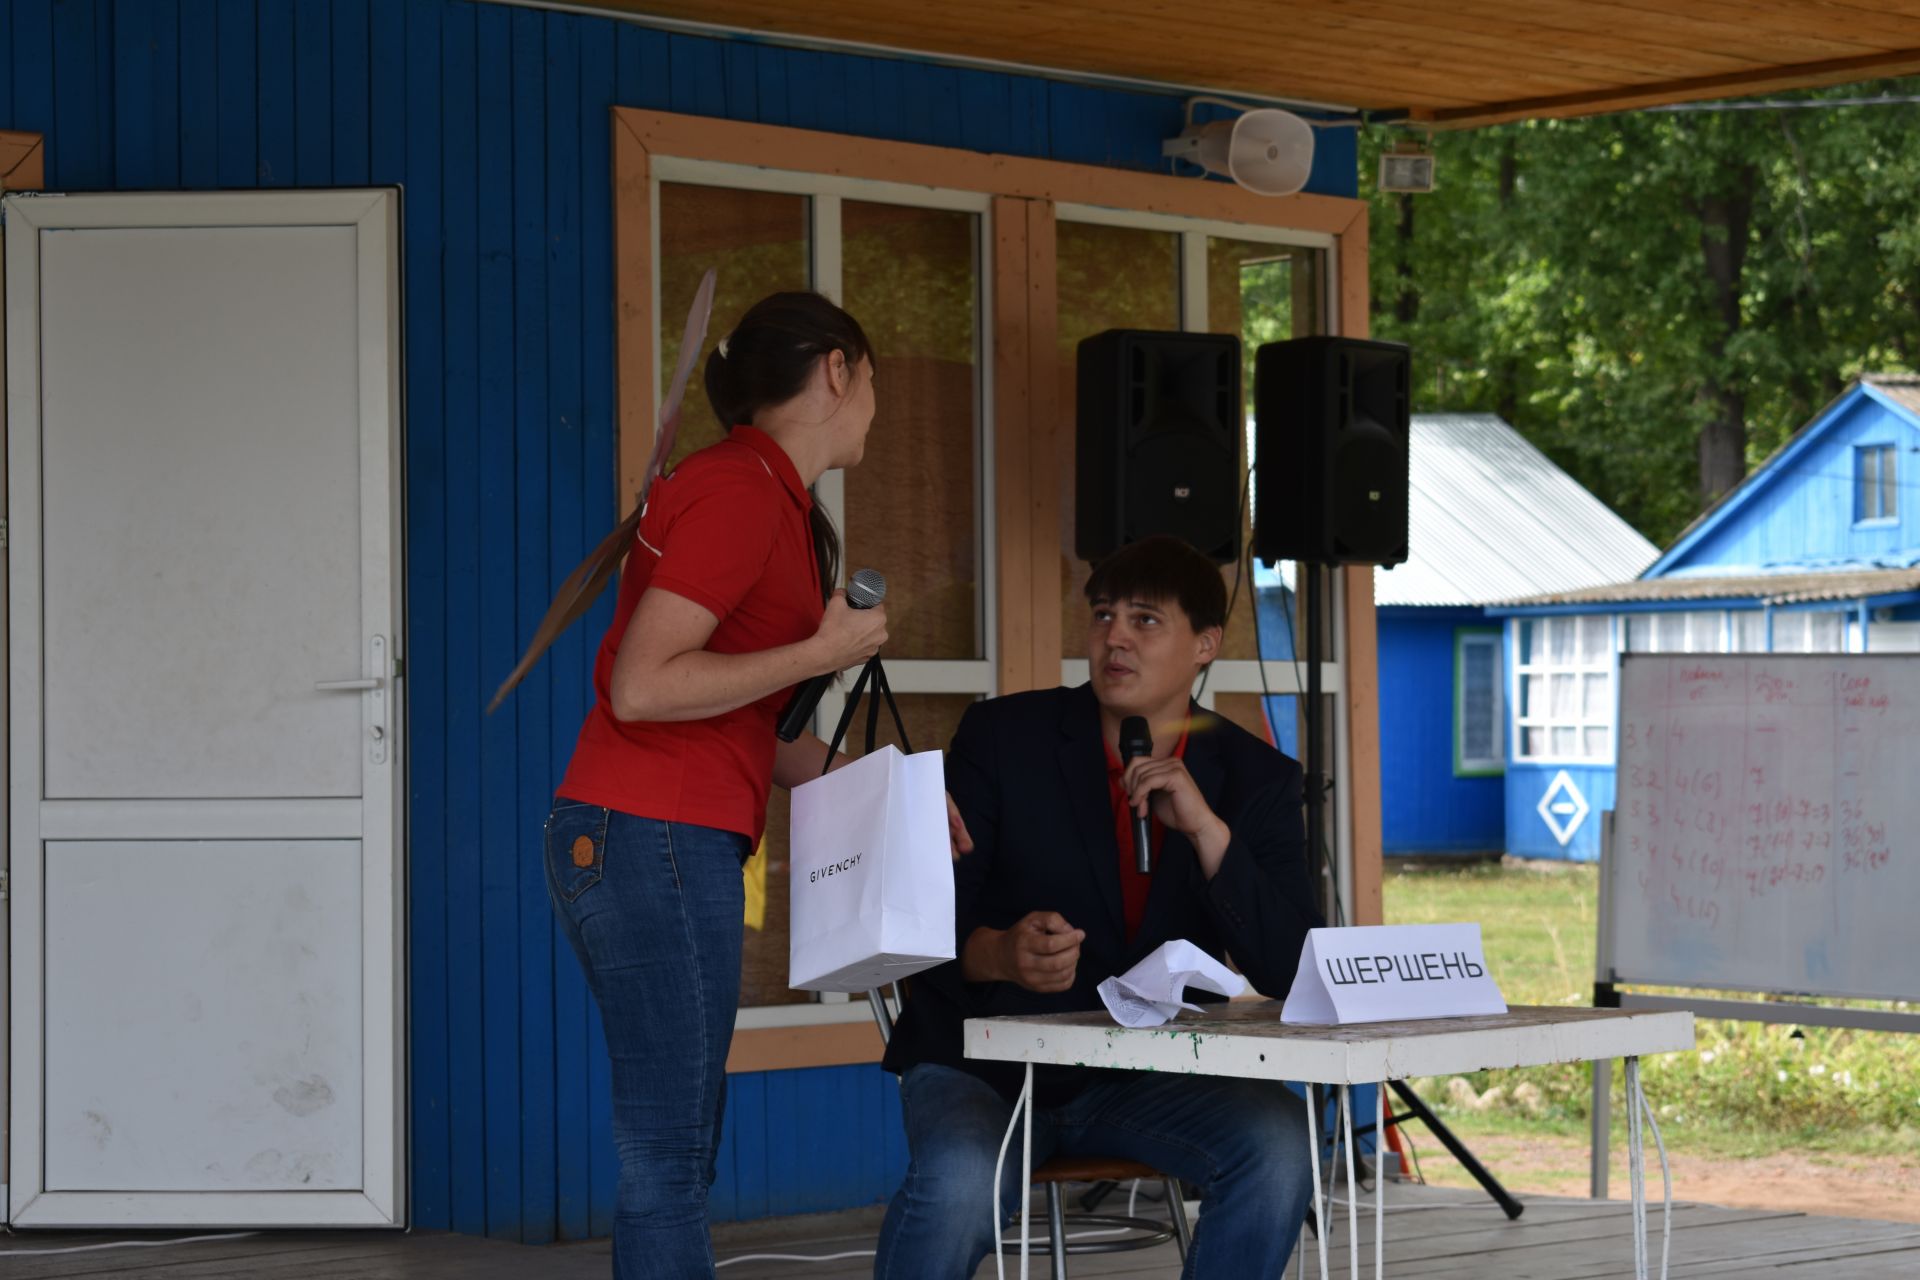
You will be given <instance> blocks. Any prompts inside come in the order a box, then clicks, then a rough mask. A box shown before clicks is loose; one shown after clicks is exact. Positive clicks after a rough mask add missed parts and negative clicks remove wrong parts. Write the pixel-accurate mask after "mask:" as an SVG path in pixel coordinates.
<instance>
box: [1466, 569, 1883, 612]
mask: <svg viewBox="0 0 1920 1280" xmlns="http://www.w3.org/2000/svg"><path fill="white" fill-rule="evenodd" d="M1910 591H1920V569H1851V570H1849V569H1839V570H1830V571H1828V572H1826V573H1762V574H1743V575H1741V576H1738V577H1727V578H1639V579H1636V580H1634V581H1632V582H1616V583H1612V584H1610V585H1607V586H1599V587H1585V588H1582V589H1580V590H1578V591H1554V592H1548V593H1546V594H1543V595H1536V596H1531V597H1528V598H1526V599H1521V600H1507V601H1502V602H1501V603H1503V604H1506V605H1511V606H1516V607H1525V606H1529V605H1549V604H1634V603H1641V604H1645V603H1649V602H1655V601H1672V600H1760V601H1762V602H1764V603H1766V604H1811V603H1814V602H1816V601H1821V600H1869V599H1872V598H1874V597H1876V596H1892V595H1901V594H1904V593H1906V592H1910Z"/></svg>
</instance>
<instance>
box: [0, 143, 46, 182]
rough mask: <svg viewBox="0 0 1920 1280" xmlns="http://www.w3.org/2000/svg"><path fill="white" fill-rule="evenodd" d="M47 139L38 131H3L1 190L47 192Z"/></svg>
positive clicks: (0, 156) (0, 165) (0, 152)
mask: <svg viewBox="0 0 1920 1280" xmlns="http://www.w3.org/2000/svg"><path fill="white" fill-rule="evenodd" d="M46 185H47V148H46V140H45V139H44V138H43V137H42V136H41V135H40V134H37V133H19V132H15V131H13V130H0V191H44V190H45V189H46Z"/></svg>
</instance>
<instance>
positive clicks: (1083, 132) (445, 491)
mask: <svg viewBox="0 0 1920 1280" xmlns="http://www.w3.org/2000/svg"><path fill="white" fill-rule="evenodd" d="M614 104H622V105H628V106H637V107H650V108H656V109H664V110H671V111H678V112H686V113H692V114H702V115H711V116H724V117H728V118H732V119H737V120H747V121H759V122H765V123H769V124H782V125H793V126H798V127H804V128H813V129H829V130H836V131H843V132H847V133H852V134H858V135H862V136H869V137H875V138H887V139H898V140H904V141H914V142H925V143H936V144H942V145H948V146H959V147H968V148H973V149H977V150H986V151H1004V152H1010V153H1014V154H1018V155H1024V156H1035V157H1045V158H1053V159H1060V160H1072V161H1079V162H1084V163H1091V164H1105V165H1115V166H1122V167H1128V168H1135V169H1150V170H1158V169H1161V168H1162V166H1163V165H1164V162H1163V161H1162V160H1161V159H1160V157H1159V154H1158V151H1159V142H1160V139H1161V138H1162V137H1164V136H1168V135H1170V134H1171V133H1173V132H1176V131H1177V128H1178V124H1179V120H1180V113H1181V108H1180V103H1179V101H1178V100H1177V99H1175V98H1172V97H1168V96H1162V95H1152V94H1144V93H1125V92H1118V91H1113V90H1104V89H1092V88H1086V87H1082V86H1076V85H1070V84H1063V83H1056V82H1051V81H1047V80H1044V79H1041V78H1037V77H1032V76H1011V75H1001V74H995V73H990V72H985V71H972V70H957V69H953V68H949V67H937V66H931V65H926V64H921V63H915V62H912V61H905V60H888V59H881V58H871V57H853V56H845V55H839V54H829V53H820V52H803V51H798V50H792V49H785V48H779V47H776V46H773V45H766V44H758V43H750V42H745V41H731V42H730V41H721V40H713V39H705V38H698V37H692V36H679V35H666V34H663V33H661V32H658V31H653V30H647V29H644V28H641V27H637V26H634V25H631V24H626V23H621V22H617V21H615V20H612V19H601V18H592V17H582V16H578V15H572V14H564V13H555V12H547V11H542V10H536V9H528V8H514V7H508V6H504V5H496V4H481V3H466V2H455V0H0V128H7V129H19V130H30V131H35V132H40V133H44V134H46V135H47V137H48V142H47V184H48V187H49V189H51V190H67V191H105V190H126V191H140V190H178V189H189V188H195V189H205V188H222V187H227V188H253V187H260V188H266V187H327V186H347V187H352V186H366V185H372V184H378V185H387V184H397V185H400V186H403V187H404V189H405V207H404V219H405V221H404V246H405V271H406V278H405V289H406V330H405V332H406V344H407V350H406V378H407V426H406V430H407V441H406V484H407V493H406V498H407V522H406V547H407V558H408V599H407V650H408V652H407V658H408V664H407V669H408V675H409V680H408V682H407V688H408V697H409V703H408V709H409V715H410V724H411V730H412V734H411V741H410V755H409V767H410V770H411V780H412V791H411V800H410V816H411V822H412V837H411V845H410V849H409V857H410V867H409V871H410V902H411V918H410V932H411V945H412V955H411V978H410V980H411V984H412V985H411V1013H412V1034H411V1052H412V1124H413V1128H412V1136H411V1150H412V1168H413V1178H412V1186H413V1220H414V1222H415V1223H416V1224H417V1225H419V1226H422V1227H435V1228H452V1229H454V1230H459V1231H465V1232H473V1233H486V1234H489V1235H494V1236H500V1237H505V1238H510V1239H524V1240H547V1239H553V1238H579V1237H584V1236H589V1235H602V1234H605V1233H606V1232H607V1231H608V1229H609V1227H610V1223H611V1212H612V1207H613V1187H614V1168H615V1165H614V1157H613V1151H612V1146H611V1142H610V1140H609V1137H608V1134H609V1124H610V1104H609V1099H608V1084H607V1070H606V1062H605V1050H604V1046H603V1042H602V1039H601V1036H600V1029H599V1023H598V1019H597V1016H596V1015H595V1013H594V1011H593V1010H592V1008H591V1004H590V1001H589V1000H588V998H587V994H586V990H585V987H584V985H583V983H582V982H581V980H580V976H579V972H578V968H577V965H576V964H575V962H574V959H573V957H572V955H571V953H570V952H568V951H567V950H566V948H565V945H564V943H563V942H561V941H560V940H559V939H557V938H556V937H555V933H554V929H553V926H552V919H551V915H550V911H549V907H548V904H547V897H546V891H545V889H544V887H543V884H542V879H541V871H540V867H539V863H538V861H537V860H536V844H537V835H538V832H539V829H540V823H541V820H542V818H543V817H544V815H545V813H546V810H547V803H548V797H549V796H550V795H551V793H552V789H553V787H554V785H555V782H556V781H557V779H558V776H559V774H560V771H561V770H562V769H563V768H564V765H565V762H566V757H567V754H568V752H569V751H570V750H571V748H572V745H573V739H574V734H575V731H576V729H577V727H578V725H579V723H580V720H581V717H582V715H583V714H584V712H585V709H586V701H585V699H586V693H587V688H588V672H589V665H588V660H589V656H590V653H591V650H592V646H593V644H594V643H595V642H596V640H597V638H598V635H599V632H600V630H601V629H602V628H603V627H604V624H605V621H606V609H607V607H608V606H607V604H606V602H603V603H602V606H601V609H600V612H598V613H597V614H596V615H594V617H593V618H592V619H591V622H590V625H585V626H581V627H578V628H576V629H575V631H574V632H573V634H571V635H569V636H567V637H564V638H563V639H562V640H561V641H560V643H558V644H556V645H555V646H554V648H553V651H552V653H551V655H550V656H549V657H548V659H547V660H546V662H545V663H544V664H543V665H542V666H541V668H540V669H539V670H538V671H536V672H535V673H534V674H533V676H532V677H531V678H530V679H529V680H528V681H527V682H526V683H525V684H524V685H523V686H522V688H521V690H520V691H519V693H517V694H516V695H515V697H514V698H513V699H512V701H511V702H510V703H509V704H508V705H507V706H506V707H505V708H503V709H502V711H501V712H500V713H499V714H498V715H495V716H493V717H491V718H488V717H485V716H483V715H482V713H481V712H482V707H483V706H484V703H485V701H486V698H487V696H488V695H489V694H490V693H491V691H492V689H493V687H494V685H495V683H496V682H497V681H498V680H499V678H500V677H501V676H502V675H504V674H505V673H506V671H507V670H508V669H509V668H510V667H511V666H512V665H513V662H514V659H515V658H516V657H517V655H518V652H519V650H520V648H521V645H522V643H523V641H524V640H525V639H526V637H527V636H529V635H530V634H531V632H532V629H533V626H534V624H535V623H536V622H537V621H538V619H539V617H540V615H541V613H542V612H543V611H544V609H545V607H546V604H547V601H548V599H549V597H550V594H551V591H552V589H553V587H554V586H555V584H556V583H557V582H558V581H559V579H560V578H561V576H562V575H564V574H565V573H566V572H567V571H568V570H569V569H571V568H572V566H573V565H574V564H575V563H576V562H577V561H578V560H579V558H580V557H581V556H583V555H584V554H585V553H586V551H587V550H588V549H589V548H590V547H591V545H592V543H593V541H594V540H596V539H597V538H598V537H599V536H600V535H601V534H602V533H603V532H604V531H605V529H606V528H607V527H608V526H609V525H610V524H611V523H612V521H613V519H614V518H615V511H614V506H613V503H614V499H613V494H614V478H613V467H614V368H613V298H612V293H611V281H612V277H613V269H612V232H611V214H612V209H611V203H612V195H611V181H610V174H609V158H608V157H609V132H608V130H609V120H608V108H609V107H611V106H612V105H614ZM1314 174H1315V176H1314V180H1313V182H1312V184H1311V185H1310V189H1311V190H1315V191H1318V192H1322V193H1325V194H1335V195H1351V194H1353V192H1354V190H1355V186H1356V176H1355V159H1354V141H1353V136H1352V133H1351V131H1346V130H1331V131H1327V132H1325V133H1322V134H1321V135H1320V156H1319V158H1318V159H1317V161H1316V165H1315V171H1314ZM898 1107H899V1102H898V1094H897V1090H896V1089H895V1088H894V1086H893V1084H892V1082H891V1079H890V1078H883V1077H882V1076H881V1073H880V1072H879V1071H878V1069H877V1068H875V1067H843V1068H822V1069H817V1070H804V1071H778V1072H769V1073H765V1074H763V1075H759V1076H755V1077H741V1078H736V1080H735V1082H734V1089H733V1095H732V1105H731V1106H730V1108H729V1111H728V1134H727V1139H726V1146H727V1151H726V1155H725V1158H724V1159H723V1161H722V1166H721V1178H720V1184H719V1186H718V1188H717V1189H716V1203H715V1213H716V1216H718V1217H723V1218H725V1217H734V1216H740V1217H752V1216H758V1215H761V1214H767V1213H781V1212H792V1211H798V1210H804V1209H831V1208H837V1207H842V1206H846V1205H853V1204H863V1203H872V1202H874V1201H877V1200H880V1199H882V1198H884V1197H885V1196H886V1195H888V1194H889V1193H890V1192H891V1190H892V1188H893V1186H894V1185H895V1184H896V1183H897V1181H898V1178H899V1175H900V1171H901V1169H902V1168H903V1167H904V1152H903V1150H902V1149H901V1141H900V1138H899V1119H898Z"/></svg>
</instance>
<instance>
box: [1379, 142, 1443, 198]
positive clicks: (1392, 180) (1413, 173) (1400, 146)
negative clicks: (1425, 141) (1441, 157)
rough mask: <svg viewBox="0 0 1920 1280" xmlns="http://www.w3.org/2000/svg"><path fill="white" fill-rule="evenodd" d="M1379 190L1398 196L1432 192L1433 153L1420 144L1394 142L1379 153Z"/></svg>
mask: <svg viewBox="0 0 1920 1280" xmlns="http://www.w3.org/2000/svg"><path fill="white" fill-rule="evenodd" d="M1380 189H1381V190H1382V191H1391V192H1397V193H1400V194H1415V195H1420V194H1425V193H1426V192H1429V191H1432V190H1433V153H1432V152H1431V151H1429V150H1427V148H1426V147H1424V146H1422V145H1421V144H1420V143H1417V142H1412V141H1403V142H1396V143H1394V144H1393V149H1392V150H1390V151H1383V152H1381V153H1380Z"/></svg>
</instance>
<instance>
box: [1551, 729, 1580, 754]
mask: <svg viewBox="0 0 1920 1280" xmlns="http://www.w3.org/2000/svg"><path fill="white" fill-rule="evenodd" d="M1579 747H1580V731H1579V730H1578V729H1563V728H1560V727H1559V726H1555V727H1554V730H1553V754H1554V755H1556V756H1572V755H1575V754H1577V753H1578V751H1579Z"/></svg>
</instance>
